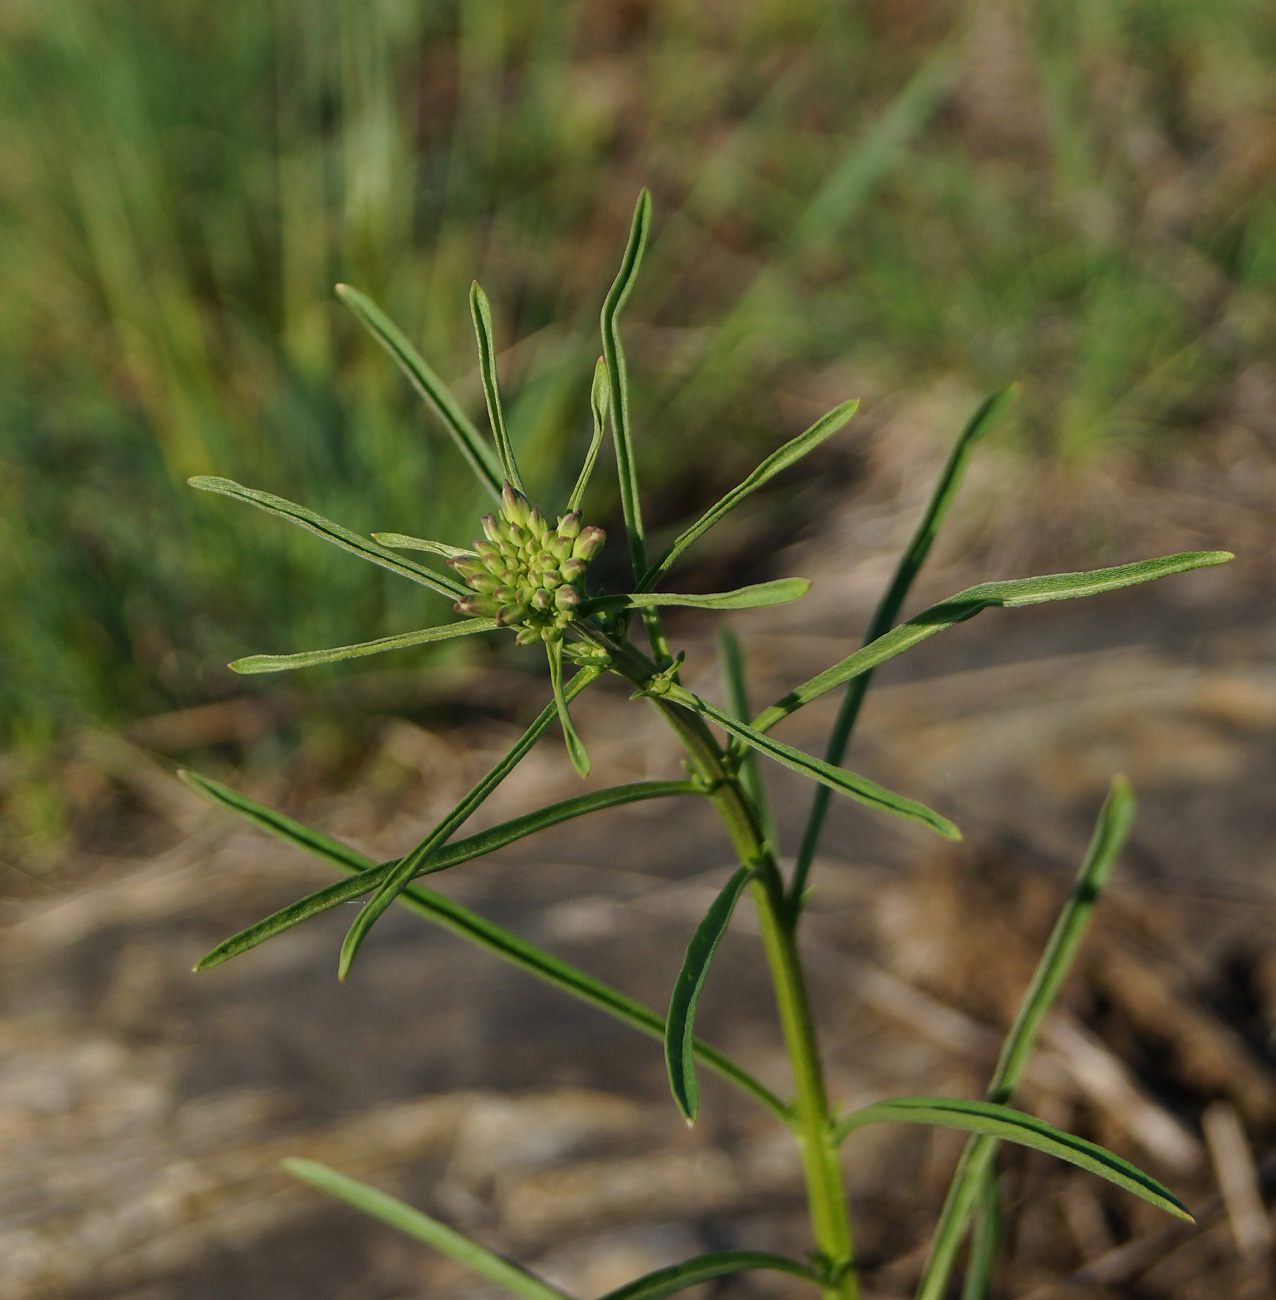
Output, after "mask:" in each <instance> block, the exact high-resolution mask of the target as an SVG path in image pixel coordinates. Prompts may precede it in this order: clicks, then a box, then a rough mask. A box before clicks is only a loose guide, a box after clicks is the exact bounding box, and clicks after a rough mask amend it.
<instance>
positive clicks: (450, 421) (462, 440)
mask: <svg viewBox="0 0 1276 1300" xmlns="http://www.w3.org/2000/svg"><path fill="white" fill-rule="evenodd" d="M337 297H338V298H340V299H341V301H342V302H343V303H345V305H346V306H347V307H349V308H350V310H351V311H352V312H353V313H354V314H355V316H356V317H358V320H359V323H360V324H361V325H362V326H363V327H364V328H365V329H366V330H367V331H368V332H369V333H370V334H371V335H372V337H373V338H375V339H376V341H377V342H378V343H380V344H381V346H382V347H383V348H385V350H386V351H387V352H388V353H389V354H390V355H391V356H392V357H393V358H394V360H395V362H396V364H397V365H398V367H399V369H400V370H402V371H403V373H404V374H405V375H406V376H407V377H408V381H409V382H410V383H411V385H412V387H413V388H415V389H416V391H417V393H418V394H419V395H420V396H421V397H422V398H423V399H424V400H425V402H426V404H427V405H428V406H431V407H433V408H434V411H435V413H436V414H437V415H438V417H439V418H440V419H441V420H442V421H443V423H444V424H445V425H446V426H447V430H448V432H449V433H450V434H451V435H452V437H453V438H454V439H455V441H456V444H457V446H458V447H460V449H461V453H462V455H464V457H465V459H466V460H467V461H469V463H470V467H471V468H472V469H473V470H474V472H475V474H476V475H477V476H478V479H479V482H481V483H482V484H483V485H484V487H486V488H487V490H488V491H489V492H491V493H492V495H493V496H495V497H497V498H499V497H500V495H501V473H500V467H499V466H498V465H497V463H496V458H495V457H494V456H493V455H492V452H491V450H490V448H489V447H488V446H487V444H486V443H485V442H484V441H483V435H482V434H480V433H479V431H478V430H477V429H476V428H475V427H474V424H473V422H472V421H471V420H470V418H469V416H467V415H466V414H465V412H464V411H462V410H461V408H460V407H459V406H458V405H457V403H456V399H455V398H454V397H453V396H452V394H451V393H449V392H448V390H447V386H446V385H445V384H444V383H443V381H442V380H441V379H440V378H439V377H438V375H436V374H435V373H434V371H433V370H432V369H431V368H430V366H429V365H428V364H427V363H426V361H425V359H424V358H423V357H422V356H421V354H420V353H419V352H418V351H417V350H416V348H414V347H413V346H412V344H411V343H409V342H408V338H407V335H405V334H404V333H403V331H402V330H401V329H400V328H399V327H398V326H397V325H396V324H395V323H394V322H393V321H392V320H391V319H390V318H389V317H388V316H387V315H386V314H385V313H384V312H383V311H382V310H381V308H380V307H378V306H377V305H376V303H374V302H373V301H372V299H371V298H369V297H368V296H367V295H366V294H362V293H360V292H359V290H358V289H352V288H351V287H350V286H349V285H348V284H339V285H337Z"/></svg>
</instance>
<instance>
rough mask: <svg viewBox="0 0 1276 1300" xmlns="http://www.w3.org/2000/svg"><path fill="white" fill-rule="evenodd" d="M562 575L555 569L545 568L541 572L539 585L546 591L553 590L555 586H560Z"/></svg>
mask: <svg viewBox="0 0 1276 1300" xmlns="http://www.w3.org/2000/svg"><path fill="white" fill-rule="evenodd" d="M562 582H563V575H562V574H561V573H559V571H558V570H557V569H546V570H545V572H544V573H542V574H541V586H542V587H543V588H544V589H545V590H546V591H553V590H554V588H555V587H560V586H562Z"/></svg>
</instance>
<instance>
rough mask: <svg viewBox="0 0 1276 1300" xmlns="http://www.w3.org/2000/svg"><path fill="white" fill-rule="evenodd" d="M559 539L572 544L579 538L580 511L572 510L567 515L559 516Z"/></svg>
mask: <svg viewBox="0 0 1276 1300" xmlns="http://www.w3.org/2000/svg"><path fill="white" fill-rule="evenodd" d="M557 532H558V535H559V537H565V538H567V540H568V541H569V542H574V541H575V540H576V539H577V538H578V537H579V536H580V511H579V510H573V511H572V512H571V514H569V515H561V516H560V517H559V520H558V529H557Z"/></svg>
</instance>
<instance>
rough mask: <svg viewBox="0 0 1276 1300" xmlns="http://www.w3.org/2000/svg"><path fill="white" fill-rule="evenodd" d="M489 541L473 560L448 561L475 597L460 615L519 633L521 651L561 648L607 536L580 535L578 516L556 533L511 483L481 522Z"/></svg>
mask: <svg viewBox="0 0 1276 1300" xmlns="http://www.w3.org/2000/svg"><path fill="white" fill-rule="evenodd" d="M483 537H484V540H483V541H479V540H478V539H475V542H474V551H475V558H474V559H470V558H469V557H462V558H458V559H454V560H449V561H448V563H449V564H451V565H452V567H453V568H454V569H455V570H456V571H457V572H458V573H459V574H460V575H461V576H462V577H463V578H464V579H465V584H466V586H468V587H470V588H471V589H472V591H473V592H474V594H473V595H472V596H466V597H465V598H464V599H462V600H459V601H457V603H456V606H455V608H456V611H457V613H459V614H470V615H472V616H475V617H482V618H492V617H493V616H495V618H496V621H497V623H498V624H499V625H500V626H502V627H514V626H517V627H518V628H519V633H518V640H519V642H520V643H521V644H523V645H529V644H530V643H531V642H533V641H556V640H558V639H559V638H560V637H561V636H562V634H563V628H565V627H566V626H567V624H568V623H569V622H570V621H571V619H572V616H573V615H574V614H575V612H576V609H577V608H578V606H579V605H580V602H581V597H582V595H583V593H582V590H581V587H580V585H579V584H580V581H581V579H582V578H583V577H584V574H585V567H586V565H588V563H589V561H590V560H592V559H593V557H594V556H595V555H597V554H598V551H599V549H600V548H601V546H602V544H603V541H604V539H605V537H606V534H605V533H604V532H603V530H602V529H601V528H594V527H589V528H582V527H581V526H580V512H579V511H574V512H573V513H572V514H570V515H564V516H563V517H562V518H561V519H559V521H558V526H557V527H556V528H551V527H550V526H549V524H548V522H547V521H546V520H545V517H544V516H543V515H542V514H541V512H540V510H539V509H538V508H537V507H536V506H533V505H530V504H529V503H528V500H527V498H526V497H525V496H524V495H523V494H522V493H521V492H517V491H515V490H514V489H513V488H512V487H511V486H510V485H509V484H508V483H506V484H505V490H504V491H503V492H502V493H501V509H500V513H499V514H495V515H486V516H485V517H484V519H483Z"/></svg>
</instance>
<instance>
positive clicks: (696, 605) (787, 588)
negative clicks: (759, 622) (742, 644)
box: [585, 578, 811, 614]
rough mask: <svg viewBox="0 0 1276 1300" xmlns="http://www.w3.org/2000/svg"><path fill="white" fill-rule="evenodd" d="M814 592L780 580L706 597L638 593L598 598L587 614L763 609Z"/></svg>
mask: <svg viewBox="0 0 1276 1300" xmlns="http://www.w3.org/2000/svg"><path fill="white" fill-rule="evenodd" d="M810 590H811V584H810V582H809V581H808V580H807V579H806V578H777V579H776V580H775V581H774V582H758V583H754V584H753V586H751V587H738V588H737V589H736V590H735V591H715V592H710V593H709V594H707V595H704V596H690V595H684V594H682V593H681V592H675V591H635V592H632V593H629V594H627V595H615V596H596V597H594V599H593V600H591V601H589V602H588V603H587V604H586V605H585V612H586V613H590V614H592V613H595V612H596V611H598V610H611V609H654V608H656V606H658V605H688V606H690V607H691V608H692V609H763V608H765V607H766V606H768V605H787V604H788V603H789V601H791V600H800V599H801V598H802V597H803V596H805V595H806V593H807V592H808V591H810Z"/></svg>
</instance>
